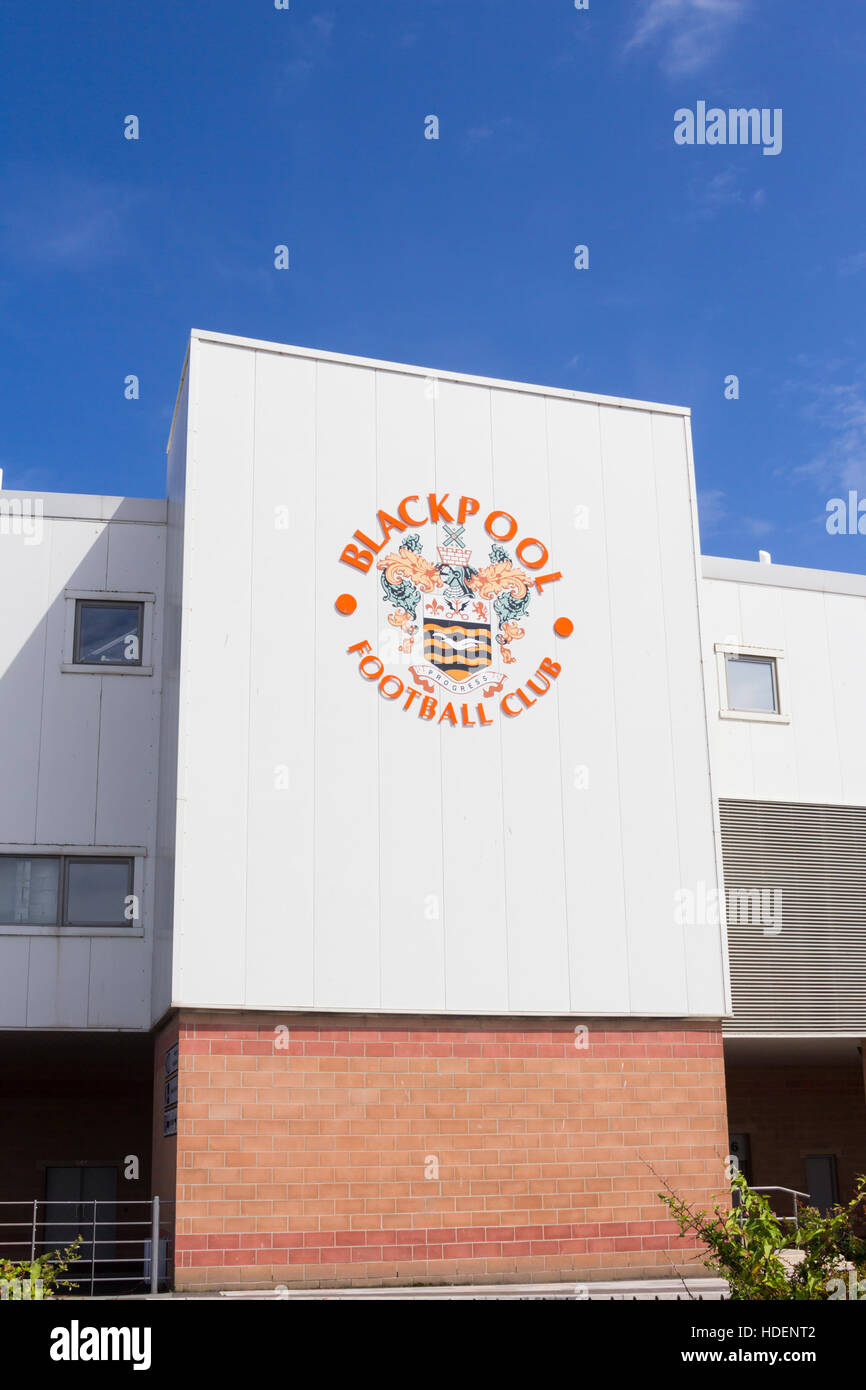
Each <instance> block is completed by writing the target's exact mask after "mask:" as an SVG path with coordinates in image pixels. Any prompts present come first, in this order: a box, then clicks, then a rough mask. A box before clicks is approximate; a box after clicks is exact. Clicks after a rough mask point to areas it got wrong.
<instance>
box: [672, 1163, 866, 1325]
mask: <svg viewBox="0 0 866 1390" xmlns="http://www.w3.org/2000/svg"><path fill="white" fill-rule="evenodd" d="M731 1188H732V1191H733V1192H735V1193H737V1194H739V1205H736V1206H732V1207H731V1209H730V1210H725V1209H723V1208H722V1207H719V1206H716V1207H714V1208H713V1213H712V1216H708V1215H707V1213H706V1212H704V1211H697V1210H695V1209H694V1208H692V1207H690V1206H689V1205H688V1203H687V1202H684V1201H683V1200H682V1198H680V1197H678V1196H677V1195H676V1194H675V1193H674V1192H671V1191H670V1190H668V1191H667V1192H660V1193H659V1194H658V1195H659V1197H660V1198H661V1200H662V1201H663V1202H664V1203H665V1205H666V1206H667V1207H668V1209H669V1211H670V1213H671V1215H672V1216H673V1218H674V1220H675V1221H676V1222H677V1225H678V1226H679V1228H680V1234H681V1235H683V1236H685V1235H687V1234H689V1233H693V1234H694V1235H695V1236H697V1238H698V1240H699V1241H701V1243H702V1244H703V1245H704V1246H705V1247H706V1256H705V1259H704V1260H703V1263H704V1265H705V1267H706V1268H707V1269H709V1270H712V1272H713V1273H714V1274H716V1275H718V1276H719V1278H722V1279H726V1280H727V1282H728V1287H729V1289H730V1295H731V1298H732V1299H749V1300H751V1301H752V1302H755V1301H757V1302H765V1301H774V1300H783V1299H784V1300H788V1299H796V1300H800V1299H820V1300H828V1299H830V1298H839V1297H840V1296H844V1294H840V1293H839V1288H840V1280H842V1279H844V1278H845V1276H846V1274H847V1273H848V1272H849V1271H850V1270H851V1269H852V1268H853V1271H854V1273H855V1275H856V1279H857V1281H858V1282H859V1280H860V1279H861V1278H863V1276H864V1275H866V1178H864V1177H861V1178H859V1179H858V1182H857V1192H856V1195H855V1196H854V1197H853V1198H852V1199H851V1201H850V1202H849V1203H848V1205H847V1206H835V1207H833V1208H832V1209H831V1210H830V1211H829V1212H820V1211H817V1210H816V1209H815V1208H814V1207H801V1208H800V1211H799V1214H798V1219H797V1222H796V1224H795V1223H794V1222H787V1221H783V1220H781V1219H780V1218H779V1217H777V1216H776V1215H775V1213H774V1212H773V1210H772V1208H771V1207H770V1203H769V1202H768V1201H767V1198H766V1197H765V1196H764V1195H763V1193H761V1192H754V1191H753V1190H752V1189H751V1188H750V1187H749V1185H748V1183H747V1182H746V1180H745V1178H744V1177H742V1175H738V1176H737V1177H735V1178H734V1179H733V1181H732V1183H731ZM783 1252H790V1255H789V1258H788V1259H787V1260H786V1259H784V1258H783Z"/></svg>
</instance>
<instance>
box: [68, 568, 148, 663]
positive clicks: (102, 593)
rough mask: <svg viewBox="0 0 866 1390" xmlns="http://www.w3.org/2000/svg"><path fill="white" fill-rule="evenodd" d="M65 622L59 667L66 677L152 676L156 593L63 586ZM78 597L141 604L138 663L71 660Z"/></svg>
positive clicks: (73, 656) (73, 647)
mask: <svg viewBox="0 0 866 1390" xmlns="http://www.w3.org/2000/svg"><path fill="white" fill-rule="evenodd" d="M63 597H64V598H65V599H66V625H65V628H64V633H63V660H62V662H61V664H60V669H61V671H62V672H63V673H64V675H67V676H152V675H153V655H152V652H153V605H154V604H155V603H156V594H144V593H137V594H136V593H131V592H130V591H128V590H122V591H121V590H119V589H65V590H64V593H63ZM79 599H86V600H95V601H96V602H97V603H140V604H141V663H140V664H136V665H132V663H130V664H129V665H128V666H119V665H118V666H114V665H112V666H107V665H99V664H98V663H90V662H86V663H85V662H80V661H76V660H75V612H76V606H77V604H78V601H79Z"/></svg>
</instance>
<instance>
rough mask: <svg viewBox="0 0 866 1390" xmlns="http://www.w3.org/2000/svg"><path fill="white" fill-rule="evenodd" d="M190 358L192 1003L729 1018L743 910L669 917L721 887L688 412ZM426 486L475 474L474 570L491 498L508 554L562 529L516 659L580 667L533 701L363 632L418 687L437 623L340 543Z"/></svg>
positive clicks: (484, 552)
mask: <svg viewBox="0 0 866 1390" xmlns="http://www.w3.org/2000/svg"><path fill="white" fill-rule="evenodd" d="M189 370H190V420H189V430H188V436H187V437H188V454H187V464H186V489H185V499H184V509H185V535H184V551H183V632H182V639H181V658H180V692H181V695H180V706H181V708H180V720H179V725H180V734H179V749H178V759H177V760H178V773H177V779H178V796H179V802H178V807H179V818H178V838H177V862H176V880H175V887H174V902H175V946H174V966H173V1001H174V1002H175V1003H176V1004H185V1005H203V1006H221V1007H259V1008H269V1007H270V1008H305V1007H308V1008H309V1007H316V1008H324V1009H355V1010H383V1011H397V1010H405V1011H413V1012H415V1011H430V1012H439V1011H452V1012H457V1013H472V1012H474V1013H501V1012H511V1013H515V1014H520V1013H562V1012H570V1013H573V1014H574V1015H576V1016H577V1017H578V1018H579V1017H580V1016H581V1015H582V1014H586V1015H591V1014H596V1015H598V1014H635V1015H642V1016H647V1015H665V1016H683V1015H689V1014H700V1015H705V1016H718V1015H719V1014H721V1013H723V1012H724V1011H725V1008H726V983H725V967H724V955H723V946H722V940H721V931H720V929H719V927H718V926H715V927H704V928H701V927H692V926H683V925H680V924H679V923H678V921H677V913H676V904H677V892H678V890H680V889H682V888H683V887H685V888H694V889H696V890H697V889H698V888H699V885H700V884H704V885H706V888H707V890H708V891H712V890H713V889H714V888H715V886H716V882H717V877H716V840H715V836H714V817H713V809H712V797H711V789H710V779H709V765H708V746H707V729H706V717H705V710H704V699H703V692H702V688H701V665H700V652H701V649H700V637H699V618H698V581H697V569H696V559H695V533H694V499H693V491H692V483H691V467H690V453H689V442H688V425H687V421H686V420H685V419H684V418H683V417H682V416H681V415H677V414H671V413H665V412H663V411H653V410H651V409H650V408H648V407H647V408H641V409H630V408H622V407H618V406H617V405H615V404H605V403H594V402H592V401H587V400H584V399H568V398H564V397H563V396H562V395H558V394H556V393H551V394H549V395H548V394H545V393H544V392H541V391H537V390H535V391H533V390H519V389H508V388H506V387H501V386H496V385H490V384H487V383H473V382H470V381H461V380H454V379H442V380H440V381H435V380H433V379H431V378H427V377H425V376H423V375H421V374H418V373H415V372H411V371H400V370H399V369H389V368H385V367H374V366H372V365H368V364H363V363H353V362H351V361H335V360H333V359H327V358H317V357H316V356H315V355H313V354H309V353H306V354H295V353H293V352H291V351H279V350H276V351H269V350H264V349H258V350H257V349H255V348H254V347H252V346H247V345H243V344H233V343H227V342H219V341H215V340H211V339H208V338H207V337H205V336H197V337H194V338H193V340H192V343H191V355H190V369H189ZM429 493H433V494H437V495H439V496H441V495H442V494H444V493H449V494H450V497H451V499H452V504H456V502H457V499H459V498H460V497H461V496H468V497H471V498H475V499H478V500H479V502H480V505H481V511H480V513H479V516H478V517H474V518H470V519H469V520H468V522H467V541H466V543H467V545H469V546H470V547H471V548H472V551H473V554H472V565H473V566H475V567H477V568H482V567H483V566H486V565H488V564H490V563H491V561H490V559H489V556H488V552H489V548H490V545H491V540H490V537H489V536H487V535H486V534H485V532H484V529H483V518H484V517H485V516H486V515H487V513H488V512H489V511H492V510H493V509H494V508H500V509H503V510H504V511H507V512H509V513H511V514H512V515H513V516H514V517H515V518H516V519H517V521H518V526H519V531H518V536H517V537H516V538H515V541H511V542H508V543H506V544H505V548H506V550H507V551H508V553H509V555H510V556H511V558H512V560H515V549H514V547H515V543H516V540H517V539H519V538H520V537H527V536H535V537H539V538H540V539H541V540H542V541H543V542H544V543H545V544H546V545H547V546H549V548H550V562H549V564H548V565H547V566H546V567H545V568H546V570H549V571H561V573H562V579H561V580H560V581H558V582H555V583H550V584H549V585H547V586H546V587H545V588H544V589H543V591H542V592H541V593H538V592H536V591H534V590H533V591H531V599H530V608H529V613H528V614H527V615H526V618H525V620H524V619H523V618H521V620H520V625H521V626H522V627H523V628H524V632H525V635H524V636H523V637H522V638H520V639H519V640H518V639H517V638H515V639H514V641H513V644H512V645H513V647H514V654H515V658H516V659H515V660H514V662H513V663H503V662H502V660H501V653H499V652H498V651H497V652H496V655H495V657H494V667H495V669H497V670H499V671H501V672H502V673H503V674H504V675H505V676H506V677H507V681H506V684H505V686H504V691H509V690H510V691H514V690H516V689H517V688H518V686H521V687H523V688H524V689H526V681H527V679H529V678H533V676H534V675H535V673H536V671H537V670H538V667H539V664H540V662H541V661H542V660H543V659H545V658H550V659H552V660H553V661H554V662H559V663H561V664H562V672H561V675H560V676H559V678H558V679H556V680H554V681H553V682H552V683H551V686H550V689H549V690H548V691H547V692H546V693H543V694H540V695H538V696H537V698H536V700H535V703H534V704H533V705H532V706H531V707H524V706H522V705H521V706H519V708H520V713H518V714H517V715H516V716H515V717H512V718H509V717H507V716H505V715H503V714H502V713H501V711H500V709H499V707H498V706H499V701H498V698H493V699H489V700H484V699H483V698H479V696H480V692H479V694H478V695H476V696H474V697H471V698H470V699H469V703H468V705H467V711H468V715H469V717H472V715H473V714H474V709H475V704H476V703H480V704H482V705H484V706H486V707H487V709H488V711H490V710H493V711H495V713H493V714H492V716H491V718H492V723H491V724H490V726H489V727H473V728H468V727H457V728H453V727H451V726H450V725H449V724H448V723H437V722H436V721H435V720H425V719H421V718H419V717H417V715H416V713H415V709H416V708H417V704H418V703H420V698H419V700H418V701H416V705H415V706H414V707H413V708H412V710H410V711H406V710H404V709H403V708H402V704H403V697H401V698H400V700H399V701H391V700H387V699H385V698H383V697H382V696H381V695H380V694H379V692H378V691H377V687H376V684H375V682H371V681H367V680H365V679H363V678H362V676H361V675H360V673H359V670H358V657H357V656H350V655H348V654H347V648H348V647H349V646H350V645H351V644H354V643H357V642H360V641H363V640H366V641H368V642H369V643H370V645H371V647H372V649H373V651H374V652H378V653H379V654H380V655H381V657H382V659H383V660H384V661H385V664H386V669H387V670H388V671H392V672H394V673H396V674H398V675H400V677H401V679H404V680H405V681H407V682H414V679H415V678H414V677H413V676H412V675H411V673H410V672H409V669H408V666H409V664H410V663H413V664H417V662H418V659H419V657H418V650H417V641H418V640H420V639H416V650H415V651H414V653H413V655H412V657H409V658H407V657H405V656H404V655H403V654H401V653H400V651H399V650H398V646H399V643H400V641H401V640H402V638H403V633H402V632H401V631H400V630H398V629H396V628H395V627H394V626H393V625H392V624H389V621H388V619H389V616H396V614H395V607H394V605H392V604H388V603H387V602H386V601H385V597H384V595H383V592H382V586H381V582H380V575H379V573H378V571H377V570H376V569H375V568H374V569H373V570H372V571H371V572H370V573H368V574H362V573H361V572H360V571H359V570H358V569H356V568H353V567H351V566H349V565H347V564H341V563H340V562H339V557H340V554H341V552H342V550H343V547H344V546H345V545H346V544H347V543H348V542H349V541H350V540H351V539H352V535H353V532H354V531H355V530H356V529H360V530H362V531H364V532H366V534H367V535H368V536H371V537H374V538H377V537H378V535H379V532H378V530H377V529H376V528H377V522H376V512H377V510H379V509H384V510H385V511H386V512H388V513H390V514H391V515H392V516H394V515H396V510H397V507H398V504H399V503H400V501H401V499H403V498H405V497H407V496H409V495H417V496H419V497H420V498H421V499H424V498H425V496H426V494H429ZM419 505H420V504H411V505H410V512H412V513H413V514H415V515H418V516H420V514H421V513H420V512H419V511H418V510H417V508H418V506H419ZM584 508H585V509H586V511H583V510H581V509H584ZM413 529H414V530H415V531H416V533H417V534H418V535H419V537H420V539H421V542H422V543H423V549H424V554H425V556H427V557H428V559H434V558H435V548H434V547H435V544H436V543H438V544H439V545H442V544H443V543H444V542H445V536H444V533H443V528H442V525H441V523H440V524H439V526H438V527H434V525H433V524H432V523H431V522H430V521H429V520H428V521H427V522H426V524H425V525H421V526H418V527H417V528H410V529H409V530H407V531H406V532H405V534H403V535H400V534H394V535H393V536H392V537H391V539H390V540H389V541H388V543H387V544H386V545H385V547H384V549H383V550H382V552H381V557H377V558H384V557H385V556H387V555H388V554H392V553H394V552H395V551H396V550H397V548H398V546H399V545H400V544H401V543H403V541H405V539H406V537H407V536H408V535H409V534H411V533H412V531H413ZM434 531H435V532H436V535H435V537H434ZM343 592H346V593H350V594H352V595H354V596H355V598H356V599H357V609H356V611H355V612H354V613H353V614H352V615H351V616H342V615H341V614H340V613H338V612H337V611H336V608H335V600H336V598H337V596H338V595H339V594H341V593H343ZM419 612H420V610H419ZM560 615H565V616H568V617H570V618H571V619H572V621H573V622H574V633H573V635H572V636H571V637H570V638H568V639H560V638H558V637H556V636H555V634H554V631H553V622H554V619H555V618H557V617H558V616H560ZM419 622H420V619H419ZM544 683H545V682H544V680H542V681H541V682H540V684H541V685H543V684H544ZM436 698H437V699H438V700H439V706H438V710H437V713H439V712H441V710H442V708H443V705H444V703H445V701H446V700H447V699H448V697H447V696H443V694H442V692H441V690H439V691H438V692H437V696H436ZM466 698H467V697H465V696H464V697H463V699H464V700H465V699H466ZM461 703H462V702H461V700H460V699H459V698H457V699H456V700H455V709H456V711H457V712H458V715H459V711H460V708H461Z"/></svg>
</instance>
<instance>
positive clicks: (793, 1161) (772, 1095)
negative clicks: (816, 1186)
mask: <svg viewBox="0 0 866 1390" xmlns="http://www.w3.org/2000/svg"><path fill="white" fill-rule="evenodd" d="M727 1080H728V1114H729V1119H730V1129H731V1133H732V1134H748V1135H749V1139H750V1144H751V1174H750V1176H751V1180H752V1182H753V1183H754V1185H755V1186H757V1187H761V1186H769V1185H774V1186H777V1187H793V1188H794V1189H795V1190H796V1191H799V1192H804V1191H806V1155H807V1154H836V1157H837V1165H836V1166H837V1172H838V1177H839V1197H840V1200H843V1201H846V1200H847V1199H848V1198H849V1197H851V1196H852V1195H853V1192H854V1184H855V1180H856V1178H857V1176H858V1175H859V1174H860V1173H866V1104H864V1091H863V1072H862V1069H861V1067H860V1066H858V1065H857V1064H856V1063H854V1064H852V1065H850V1066H815V1067H809V1066H799V1067H780V1066H771V1065H764V1066H760V1067H754V1066H753V1067H741V1066H731V1067H729V1068H728V1073H727ZM780 1210H781V1208H780Z"/></svg>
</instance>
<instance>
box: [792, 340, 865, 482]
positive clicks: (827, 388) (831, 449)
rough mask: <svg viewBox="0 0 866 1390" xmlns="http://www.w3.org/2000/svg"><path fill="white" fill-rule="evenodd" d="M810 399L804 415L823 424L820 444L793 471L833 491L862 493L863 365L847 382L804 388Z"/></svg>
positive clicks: (826, 383) (863, 467)
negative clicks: (822, 443) (823, 432)
mask: <svg viewBox="0 0 866 1390" xmlns="http://www.w3.org/2000/svg"><path fill="white" fill-rule="evenodd" d="M807 389H808V390H809V392H810V396H811V399H810V401H809V403H808V405H807V406H806V408H805V411H804V414H805V415H806V417H807V418H808V419H811V420H815V421H817V423H818V424H819V425H821V426H822V427H823V429H824V430H825V432H826V435H827V438H826V441H825V443H824V445H823V447H822V448H821V449H820V450H819V452H818V453H817V454H815V456H814V457H813V458H812V459H811V460H810V461H809V462H808V463H806V464H803V465H802V466H801V467H799V468H796V469H795V470H794V472H795V475H796V476H798V477H809V478H813V479H814V481H815V482H816V483H817V484H818V486H820V487H822V488H824V489H826V490H828V491H831V492H834V493H835V492H836V491H838V490H840V489H847V488H855V489H857V490H858V491H860V492H866V368H861V369H860V370H859V371H857V372H855V373H853V374H852V375H851V376H849V379H848V380H847V381H843V382H831V381H827V380H825V381H823V382H818V383H816V384H814V385H810V386H809V388H807Z"/></svg>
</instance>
